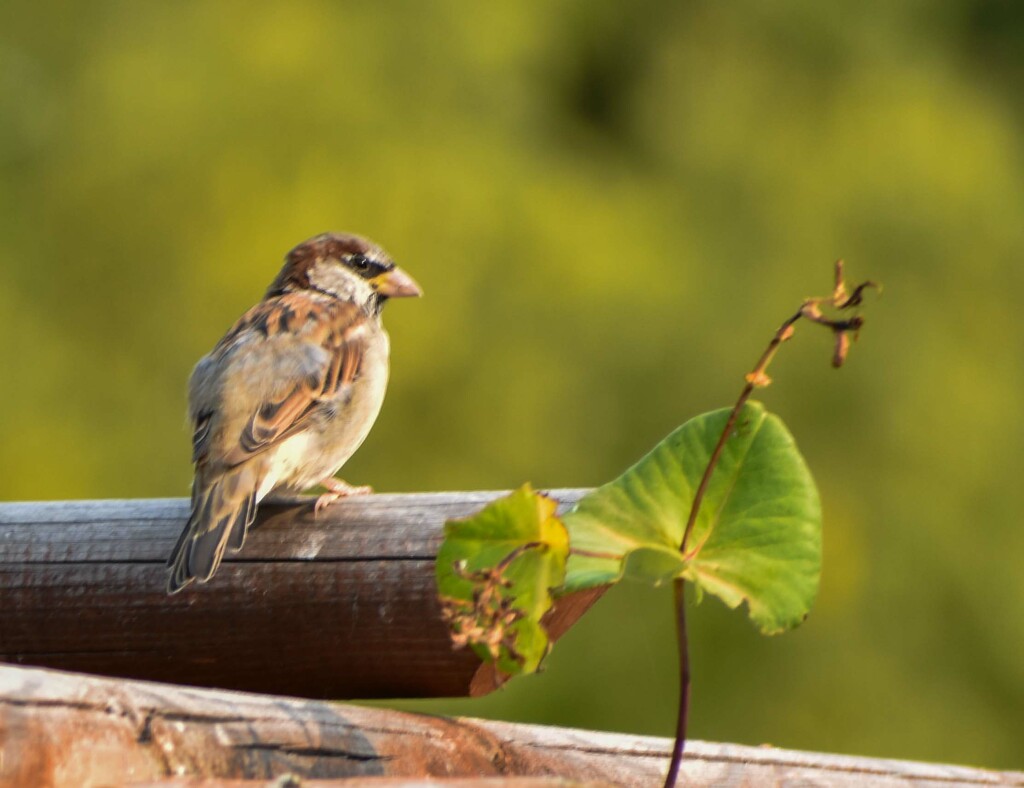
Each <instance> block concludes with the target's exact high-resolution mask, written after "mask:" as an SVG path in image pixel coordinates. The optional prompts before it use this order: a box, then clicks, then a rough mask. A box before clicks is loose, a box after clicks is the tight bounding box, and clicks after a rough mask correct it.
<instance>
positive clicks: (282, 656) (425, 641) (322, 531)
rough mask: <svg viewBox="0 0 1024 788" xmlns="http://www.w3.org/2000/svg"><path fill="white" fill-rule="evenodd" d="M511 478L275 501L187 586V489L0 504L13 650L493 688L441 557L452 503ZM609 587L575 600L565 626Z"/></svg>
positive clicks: (428, 688) (45, 661)
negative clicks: (462, 489)
mask: <svg viewBox="0 0 1024 788" xmlns="http://www.w3.org/2000/svg"><path fill="white" fill-rule="evenodd" d="M501 494H502V493H497V492H473V493H431V494H416V495H373V496H366V497H359V498H351V499H348V500H345V501H340V502H338V503H336V504H334V505H333V506H330V507H328V508H327V509H325V510H323V511H321V512H320V513H319V514H317V515H316V517H315V518H314V517H313V513H312V503H311V502H312V499H311V498H298V499H294V500H293V501H290V502H287V503H285V504H281V505H264V506H262V507H261V510H260V513H259V516H258V518H257V521H256V524H255V527H254V529H253V531H252V532H251V533H250V535H249V538H248V539H247V541H246V544H245V547H244V549H243V550H242V552H241V553H240V554H238V555H234V556H231V555H229V556H227V557H226V558H225V561H224V564H223V565H222V566H221V568H220V570H219V572H218V573H217V575H216V576H215V577H214V578H213V580H212V581H211V582H210V583H208V584H207V585H202V586H191V587H189V588H188V589H187V590H185V591H184V592H182V593H180V594H177V595H175V596H173V597H169V596H167V594H166V593H165V590H164V588H165V584H166V571H165V568H164V563H165V561H166V559H167V556H168V555H169V554H170V550H171V547H172V545H173V544H174V542H175V540H176V539H177V537H178V534H179V533H180V531H181V528H182V526H183V525H184V523H185V519H186V517H187V514H188V512H187V507H188V504H187V502H186V501H185V500H184V499H156V500H133V501H86V502H81V501H69V502H58V503H9V504H0V661H3V662H9V663H18V664H29V665H41V666H48V667H53V668H60V669H65V670H79V671H84V672H88V673H98V674H103V675H112V676H123V677H128V678H140V679H150V680H156V681H168V682H174V683H178V684H189V685H197V686H206V687H222V688H228V689H237V690H252V691H258V692H269V693H281V694H288V695H299V696H303V697H308V698H331V699H337V698H384V697H441V696H459V695H467V694H474V695H479V694H483V693H485V692H487V691H489V690H490V689H493V687H494V686H495V685H496V681H495V676H494V673H493V671H492V670H491V669H490V668H489V667H486V666H485V667H482V666H481V663H480V661H479V660H478V659H477V658H476V657H475V656H474V655H473V654H472V653H471V652H470V651H469V650H463V651H453V650H452V648H451V643H450V641H449V638H448V632H447V629H446V627H445V625H444V624H443V622H442V621H441V619H440V615H439V609H438V603H437V598H436V586H435V582H434V559H435V556H436V554H437V549H438V547H439V545H440V543H441V540H442V536H443V528H442V526H443V524H444V522H445V520H446V519H448V518H451V517H461V516H465V515H468V514H471V513H473V512H475V511H477V510H478V509H480V508H481V507H482V506H484V505H485V504H486V503H487V502H489V501H491V500H493V499H494V498H495V497H497V496H499V495H501ZM552 494H553V495H554V496H555V497H556V498H557V499H558V500H559V501H561V502H562V503H563V504H570V503H572V502H574V501H576V500H578V498H579V497H580V495H581V494H582V491H576V490H559V491H554V492H553V493H552ZM598 596H600V592H596V593H595V592H589V593H586V594H583V595H579V596H575V597H567V598H566V599H565V600H562V601H561V602H560V603H559V606H558V609H557V611H556V615H555V616H554V617H553V618H552V621H551V626H550V628H551V630H552V632H553V634H555V635H558V634H561V633H562V632H564V631H565V630H566V629H567V628H568V627H569V626H570V625H571V624H572V623H573V622H574V621H575V620H576V619H577V618H578V617H579V616H580V615H582V613H583V612H584V611H585V610H586V609H587V608H588V607H589V605H590V604H592V603H593V601H594V600H596V598H597V597H598Z"/></svg>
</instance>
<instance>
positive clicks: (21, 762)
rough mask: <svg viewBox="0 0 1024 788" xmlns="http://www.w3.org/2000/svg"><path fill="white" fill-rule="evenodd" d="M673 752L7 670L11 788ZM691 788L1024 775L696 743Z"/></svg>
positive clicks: (571, 766)
mask: <svg viewBox="0 0 1024 788" xmlns="http://www.w3.org/2000/svg"><path fill="white" fill-rule="evenodd" d="M670 745H671V742H670V741H669V740H668V739H659V738H652V737H645V736H630V735H623V734H611V733H595V732H591V731H581V730H570V729H563V728H550V727H543V726H533V725H518V724H510V723H501V722H485V721H482V720H470V719H446V718H441V717H431V716H424V715H417V714H407V713H403V712H396V711H388V710H383V709H368V708H361V707H358V706H350V705H340V704H333V703H326V702H321V701H302V700H296V699H293V698H283V697H269V696H260V695H250V694H245V693H236V692H224V691H215V690H200V689H191V688H185V687H176V686H170V685H161V684H154V683H147V682H133V681H116V680H112V679H103V678H96V677H90V676H82V675H77V674H71V673H62V672H57V671H50V670H43V669H35V668H16V667H0V788H14V786H39V787H40V788H44V787H46V786H53V788H64V787H65V786H67V787H68V788H72V787H73V788H78V787H79V786H82V785H130V784H133V783H136V784H139V783H141V784H159V785H174V786H185V785H195V784H196V783H195V782H194V781H195V780H197V779H206V780H213V781H223V780H262V781H267V780H274V779H278V780H280V782H279V786H285V785H287V784H288V781H287V778H286V776H287V775H292V776H294V777H295V778H300V779H302V780H303V783H302V784H303V785H307V783H306V782H305V781H306V780H338V779H342V778H360V779H362V780H369V779H371V778H376V779H378V780H383V779H384V778H390V779H391V780H393V781H394V780H397V781H398V782H397V783H395V782H391V783H390V784H391V785H395V784H397V785H402V784H403V782H402V781H403V780H406V781H413V780H417V779H419V780H422V779H423V778H435V779H441V778H444V779H453V778H461V779H464V780H473V781H479V780H481V779H484V778H498V777H506V778H508V777H516V778H542V777H544V778H559V779H561V780H576V781H584V782H591V783H599V784H602V783H604V784H607V783H610V784H613V785H625V786H638V787H639V788H644V787H645V786H659V785H660V784H661V780H662V779H663V773H664V770H665V768H666V766H667V762H668V753H669V749H670ZM199 784H200V785H202V784H203V783H201V782H200V783H199ZM209 784H210V785H211V786H212V785H226V783H219V782H212V783H209ZM263 784H266V783H265V782H264V783H263ZM309 784H310V785H317V783H315V782H313V783H309ZM325 784H326V783H325ZM356 784H358V785H363V783H356ZM367 784H368V785H372V784H373V783H367ZM383 784H384V785H387V784H389V783H386V782H385V783H383ZM413 784H417V783H413ZM471 784H476V783H471ZM508 784H509V785H531V784H530V783H525V784H523V783H516V782H511V783H508ZM682 784H684V785H688V786H722V785H816V786H842V787H844V788H845V787H850V788H852V787H853V786H864V785H872V786H903V787H907V786H922V787H924V786H928V787H929V788H950V786H996V785H999V786H1024V774H1020V773H1009V772H992V771H985V770H982V769H972V768H966V767H960V766H947V765H939V764H925V763H913V762H907V761H892V760H878V759H871V758H855V757H848V756H840V755H821V754H816V753H803V752H793V751H788V750H777V749H772V748H765V747H743V746H738V745H730V744H710V743H706V742H691V743H690V744H689V746H688V757H687V760H686V762H685V765H684V767H683V782H682ZM531 788H532V786H531Z"/></svg>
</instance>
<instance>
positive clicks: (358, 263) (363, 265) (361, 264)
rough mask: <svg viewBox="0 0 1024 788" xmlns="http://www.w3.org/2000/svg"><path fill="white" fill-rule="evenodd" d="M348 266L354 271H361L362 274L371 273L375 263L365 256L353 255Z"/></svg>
mask: <svg viewBox="0 0 1024 788" xmlns="http://www.w3.org/2000/svg"><path fill="white" fill-rule="evenodd" d="M348 264H349V265H350V266H351V267H352V268H353V269H355V270H356V271H359V272H360V273H364V272H366V271H369V270H370V268H371V266H372V265H373V263H371V262H370V260H369V258H367V256H366V255H365V254H354V255H352V256H351V257H350V258H348Z"/></svg>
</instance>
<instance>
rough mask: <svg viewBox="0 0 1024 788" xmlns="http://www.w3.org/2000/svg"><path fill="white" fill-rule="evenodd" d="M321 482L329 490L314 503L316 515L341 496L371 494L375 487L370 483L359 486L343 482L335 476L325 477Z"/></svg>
mask: <svg viewBox="0 0 1024 788" xmlns="http://www.w3.org/2000/svg"><path fill="white" fill-rule="evenodd" d="M320 484H322V485H323V486H324V487H326V488H327V492H325V493H324V494H323V495H321V496H319V497H318V498H317V499H316V503H314V504H313V514H314V515H316V514H318V513H319V512H320V511H321V510H322V509H325V508H326V507H328V506H330V505H331V504H332V503H334V502H335V501H336V500H338V499H339V498H349V497H351V496H353V495H369V494H370V493H372V492H373V488H372V487H370V486H368V485H362V486H358V487H357V486H355V485H352V484H349V483H348V482H343V481H342V480H341V479H336V478H335V477H333V476H331V477H330V478H327V479H324V480H323V481H322V482H320Z"/></svg>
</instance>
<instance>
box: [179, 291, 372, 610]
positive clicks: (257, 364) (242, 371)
mask: <svg viewBox="0 0 1024 788" xmlns="http://www.w3.org/2000/svg"><path fill="white" fill-rule="evenodd" d="M367 341H368V334H367V317H366V314H365V313H364V312H363V311H362V310H361V309H360V308H359V307H358V306H356V305H354V304H350V303H343V302H340V301H328V300H318V299H315V298H311V297H310V296H308V294H300V293H292V294H286V295H282V296H278V297H276V298H273V299H270V300H267V301H263V302H261V303H260V304H257V305H256V306H255V307H253V308H252V309H251V310H249V312H247V313H246V314H245V315H243V316H242V318H241V319H240V320H239V321H238V323H236V324H235V326H234V327H233V328H232V329H231V330H230V331H229V332H228V333H227V335H226V336H225V337H224V339H222V340H221V341H220V343H219V344H218V345H217V347H216V348H214V350H213V352H212V353H211V354H210V355H209V356H207V357H206V358H204V359H203V361H201V362H200V363H199V364H198V365H197V366H196V369H195V372H193V375H192V380H191V382H190V388H191V392H190V400H191V401H190V406H191V410H192V419H193V426H194V428H195V431H194V433H193V438H192V441H193V443H192V449H193V459H194V460H195V463H196V478H195V482H194V484H193V487H192V513H191V515H190V517H189V520H188V523H187V524H186V526H185V529H184V530H183V531H182V534H181V537H180V538H179V539H178V543H177V544H176V545H175V547H174V550H173V551H172V552H171V557H170V560H169V561H168V565H169V566H170V567H171V572H170V577H169V580H168V586H167V588H168V591H169V592H170V593H175V592H177V591H180V590H181V589H182V588H184V587H185V586H187V585H188V584H189V583H191V582H192V580H194V579H196V578H198V579H199V580H201V581H203V582H205V581H206V580H209V579H210V578H211V577H212V576H213V573H214V572H215V571H217V567H218V565H219V564H220V562H221V559H222V558H223V556H224V551H225V549H226V548H227V547H231V548H232V549H233V550H238V549H239V548H241V546H242V542H243V541H244V540H245V534H246V531H247V530H248V528H249V526H250V525H251V524H252V522H253V518H254V517H255V514H256V505H257V503H258V500H257V493H258V490H259V488H260V486H261V484H262V481H263V478H264V474H265V473H266V470H267V464H268V463H267V461H266V458H265V457H264V456H262V455H263V454H264V452H266V450H267V449H269V448H271V447H272V446H274V445H276V444H278V443H280V442H281V441H283V440H285V439H286V438H287V437H289V436H291V435H294V434H296V433H297V432H300V431H301V430H303V429H305V428H306V427H308V426H309V425H310V423H311V417H312V414H313V413H314V411H315V408H316V405H317V403H319V402H320V401H322V400H325V399H331V398H333V397H335V396H337V394H338V392H339V391H340V390H341V389H342V387H344V386H346V385H349V384H351V383H353V382H354V381H355V380H356V378H357V377H358V376H359V370H360V366H361V364H362V360H363V356H364V352H365V349H366V342H367Z"/></svg>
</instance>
